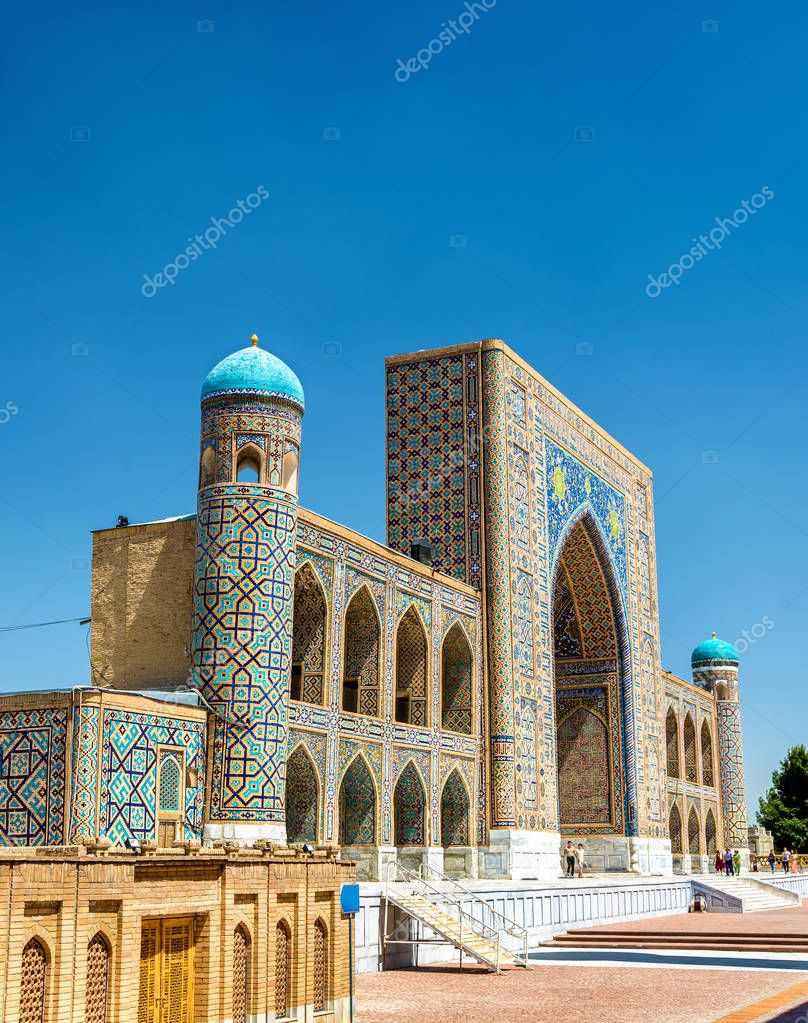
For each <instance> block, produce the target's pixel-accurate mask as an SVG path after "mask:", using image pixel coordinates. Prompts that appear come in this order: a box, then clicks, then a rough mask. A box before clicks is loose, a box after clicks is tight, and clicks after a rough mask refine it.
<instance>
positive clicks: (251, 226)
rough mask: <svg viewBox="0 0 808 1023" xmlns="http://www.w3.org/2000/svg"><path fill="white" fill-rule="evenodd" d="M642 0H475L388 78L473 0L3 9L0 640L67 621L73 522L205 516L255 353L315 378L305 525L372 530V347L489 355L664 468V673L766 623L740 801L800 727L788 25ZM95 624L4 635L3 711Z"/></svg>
mask: <svg viewBox="0 0 808 1023" xmlns="http://www.w3.org/2000/svg"><path fill="white" fill-rule="evenodd" d="M490 2H491V0H489V3H490ZM653 6H654V5H647V4H644V3H624V4H622V5H620V6H619V7H617V8H615V7H614V6H613V5H612V6H606V7H604V6H603V5H602V4H595V3H580V4H576V5H572V6H569V5H567V6H562V7H561V8H558V7H556V8H553V7H552V5H551V6H550V7H549V8H548V7H547V5H537V4H535V3H528V2H525V0H497V2H496V3H495V4H494V5H493V6H492V7H491V8H490V9H489V10H487V11H484V10H482V9H478V17H477V18H476V20H474V21H473V23H472V24H471V25H470V26H469V27H468V32H467V33H465V34H462V33H460V34H458V33H459V28H458V29H452V28H451V27H450V28H448V29H445V30H444V31H445V32H448V35H447V36H445V37H444V39H446V38H448V39H449V40H450V41H449V44H448V45H447V44H446V42H445V41H444V42H443V43H441V42H440V41H438V42H437V43H435V44H434V45H433V46H432V50H433V51H435V52H433V53H432V55H431V57H430V60H429V62H428V63H427V62H426V61H425V62H424V63H425V64H426V66H424V67H422V68H419V69H418V70H417V71H415V72H414V73H412V74H410V77H409V79H408V80H407V81H397V80H396V78H395V72H396V69H397V68H399V69H400V68H401V67H402V65H399V64H398V63H397V62H398V61H399V60H401V61H403V62H404V63H403V66H404V67H406V66H407V62H408V61H409V60H410V58H413V57H415V55H416V54H417V53H418V51H419V50H422V49H424V48H428V47H429V45H430V41H431V40H433V39H438V38H439V33H440V32H441V30H442V24H443V23H444V22H448V21H449V19H454V21H455V24H457V23H458V19H459V16H460V15H461V12H463V11H464V10H466V8H465V7H464V5H463V3H461V2H460V0H440V2H436V0H416V2H414V3H412V4H407V5H399V6H397V7H392V8H391V7H390V6H389V5H385V4H378V3H375V2H374V3H369V2H362V0H360V2H356V3H351V4H330V3H329V4H326V3H322V2H320V3H297V4H277V3H271V4H259V3H246V2H243V0H242V2H240V0H234V2H231V3H229V4H226V5H225V6H224V7H217V6H213V7H198V6H197V5H196V4H193V5H192V4H190V3H146V4H134V3H116V4H114V5H111V4H102V3H97V4H90V3H79V4H78V5H71V6H69V7H65V6H64V5H62V4H58V5H57V4H55V3H53V2H48V3H45V4H40V5H31V6H28V7H26V6H25V5H22V6H20V5H17V6H16V7H15V9H14V10H13V11H12V10H10V9H9V11H8V12H7V14H6V17H5V20H4V26H3V27H4V32H3V37H4V38H3V42H2V51H3V52H2V56H1V57H0V64H2V72H3V73H2V99H1V100H0V102H2V118H3V123H4V125H5V127H6V132H5V137H6V144H5V147H4V159H3V161H2V166H0V230H2V236H3V240H4V245H3V246H2V255H0V295H1V296H2V310H3V327H4V333H5V342H4V344H3V373H2V377H0V455H1V456H2V466H3V483H2V488H0V537H1V538H2V539H1V540H0V543H2V566H3V585H2V587H0V625H3V626H8V625H12V624H23V623H29V622H39V621H44V620H49V619H61V618H72V617H75V616H78V615H82V614H85V613H86V612H87V611H88V608H89V588H90V574H89V571H88V569H87V568H86V567H84V566H86V565H88V564H89V556H90V529H91V528H97V527H104V526H111V525H113V524H114V522H115V518H116V516H117V515H118V514H119V513H124V514H126V515H128V516H129V517H130V519H131V520H132V521H138V520H143V519H149V518H160V517H164V516H168V515H174V514H182V513H187V512H191V511H193V510H194V505H195V482H196V450H197V431H198V391H199V385H200V382H201V380H202V378H203V377H204V375H205V373H206V372H207V370H208V369H209V368H210V367H211V366H212V365H213V364H214V363H215V362H216V361H217V360H218V359H220V358H221V357H222V356H223V355H225V354H226V353H227V352H229V351H230V350H232V349H233V348H235V347H239V346H241V345H242V344H243V343H245V342H246V340H247V338H248V337H249V335H250V334H251V333H252V332H253V331H256V332H257V333H258V334H259V335H260V336H261V339H262V343H263V344H264V345H265V346H266V347H268V348H270V349H271V350H273V351H275V352H276V353H278V354H279V355H280V356H281V357H282V358H283V359H285V360H286V361H288V362H289V363H290V364H291V365H292V366H293V367H294V368H295V369H296V370H297V372H298V373H299V375H300V377H301V378H302V380H303V384H304V386H305V389H306V397H307V413H306V420H305V433H304V449H303V462H302V482H301V497H302V501H303V502H304V504H305V505H307V506H308V507H311V508H314V509H316V510H318V511H320V512H322V513H323V514H325V515H328V516H330V517H332V518H335V519H337V520H338V521H341V522H344V523H347V524H349V525H351V526H353V527H355V528H356V529H358V530H360V531H361V532H363V533H367V534H369V535H370V536H373V537H375V538H377V539H383V537H384V408H383V358H384V356H385V355H387V354H393V353H397V352H402V351H410V350H413V349H416V348H423V347H428V346H433V345H439V344H451V343H456V342H461V341H466V340H472V339H477V338H482V337H488V336H499V337H502V338H505V339H506V340H507V341H508V342H509V343H510V344H511V345H512V346H513V347H514V348H515V349H516V350H517V351H518V352H519V353H520V354H521V355H523V356H524V357H525V358H526V359H528V360H529V361H530V362H531V363H533V364H534V365H535V366H536V367H537V368H538V369H539V371H540V372H542V373H543V374H544V375H545V376H547V377H548V378H549V379H550V380H551V381H552V382H553V383H554V384H556V385H557V386H558V387H559V388H560V389H561V390H562V391H564V392H565V393H566V394H567V395H569V396H570V398H571V399H572V400H573V401H575V402H576V403H577V404H578V405H579V406H581V407H582V408H583V409H585V410H586V411H587V412H588V413H589V414H590V415H592V416H593V417H594V418H595V419H596V420H598V421H599V422H600V423H602V424H603V426H604V427H605V428H606V429H607V430H608V431H610V432H611V433H612V434H613V435H614V436H615V437H617V438H618V439H619V440H620V441H621V442H622V443H623V444H625V445H626V446H627V447H628V448H630V449H631V450H632V451H634V452H635V453H636V454H637V455H638V456H639V457H640V458H642V459H643V460H644V461H645V462H647V463H648V464H650V465H651V466H652V468H653V470H654V473H655V478H656V522H657V549H658V556H659V563H660V596H661V606H662V616H663V635H662V642H663V664H664V665H665V666H666V667H669V668H670V669H671V670H673V671H675V672H677V673H679V674H683V675H685V676H687V675H688V672H689V653H690V650H691V648H692V647H693V646H694V645H695V644H696V643H697V642H698V641H699V640H701V639H703V638H705V637H707V636H708V635H709V634H710V631H711V630H713V629H715V630H717V632H718V633H719V635H720V636H722V637H723V638H725V639H728V640H734V639H736V638H738V637H740V636H741V635H742V631H743V630H744V629H747V630H751V629H752V627H753V626H754V625H755V624H756V623H760V622H763V620H764V619H765V618H766V617H767V616H768V619H769V620H771V622H772V623H773V627H771V628H768V629H765V635H764V636H763V637H762V638H760V639H759V640H758V641H757V642H756V643H754V644H753V645H752V646H750V648H749V649H748V651H747V652H746V654H745V656H744V659H743V664H742V684H743V694H744V729H745V741H746V757H747V777H748V788H749V792H750V796H751V797H753V798H752V799H751V800H750V802H752V805H753V806H754V805H756V798H755V797H756V796H757V794H758V793H759V792H760V791H761V789H762V788H763V786H764V785H765V784H766V783H767V782H768V780H769V776H770V772H771V770H772V768H773V767H774V766H775V764H776V762H777V761H778V760H779V759H780V757H781V756H782V755H783V753H784V752H785V749H786V748H787V746H788V745H789V744H792V743H795V742H798V741H805V739H806V732H808V728H806V726H807V725H808V710H806V700H805V667H804V656H802V655H803V654H804V649H805V631H804V622H805V614H806V609H808V589H806V583H808V573H806V560H807V559H806V531H807V530H808V527H807V526H806V521H805V517H804V515H803V509H804V506H805V502H806V498H807V497H808V493H807V484H806V473H805V456H804V445H805V435H806V389H807V387H808V376H807V375H806V374H808V357H806V352H805V336H806V325H808V295H807V294H806V285H805V280H806V257H805V233H804V232H805V210H806V200H805V196H806V193H807V192H808V187H807V186H808V142H806V138H808V132H807V131H806V129H807V128H808V77H807V76H806V65H805V60H804V56H805V54H804V48H805V39H806V29H808V11H806V9H805V7H804V6H803V5H800V4H797V3H794V2H790V3H783V4H778V5H776V6H775V7H774V8H764V7H762V6H761V5H759V4H752V3H750V2H748V0H739V2H736V3H731V4H730V5H729V7H727V8H726V9H725V10H723V13H722V10H721V9H718V8H704V9H702V8H701V6H700V5H699V4H696V3H689V2H674V3H672V4H670V5H664V8H660V9H658V10H657V9H653ZM204 19H208V20H209V21H211V22H212V23H213V24H212V25H210V24H208V25H205V24H203V25H201V26H199V27H201V28H207V29H211V28H212V31H199V30H198V25H197V23H198V22H199V21H202V20H204ZM711 20H712V21H717V22H718V24H717V26H716V25H715V24H707V25H705V26H703V25H702V23H703V22H705V21H707V22H709V21H711ZM464 22H465V24H466V25H468V23H469V16H468V15H467V16H466V18H465V19H464ZM704 28H706V29H711V28H712V29H715V28H717V31H705V30H704ZM453 36H456V38H452V37H453ZM441 46H442V50H441V52H437V51H438V50H439V49H440V47H441ZM409 66H410V67H412V66H413V65H412V64H410V65H409ZM399 78H406V73H405V72H402V71H399ZM587 127H588V128H591V129H592V131H591V132H589V131H580V130H579V129H581V128H587ZM81 128H86V129H88V132H89V137H88V138H83V137H82V136H85V135H86V134H87V132H83V131H81V130H78V131H77V130H76V129H81ZM589 135H591V136H592V137H591V138H590V139H589V140H587V139H586V137H587V136H589ZM259 185H263V186H265V188H266V189H267V190H268V191H269V193H270V194H269V198H268V199H266V200H265V201H262V202H261V203H260V205H258V206H257V208H256V209H254V210H252V211H251V212H249V213H248V214H247V215H245V216H243V219H242V222H241V223H239V224H237V225H234V226H233V227H232V228H226V230H225V231H224V234H223V236H222V237H221V238H220V239H219V241H218V245H217V248H216V249H215V250H211V251H202V254H201V255H200V256H199V258H197V259H196V260H195V261H194V262H192V263H191V264H190V265H189V266H188V267H187V268H184V269H182V270H181V272H179V273H178V275H177V278H176V281H175V283H174V284H173V285H170V286H165V287H163V288H162V289H156V293H155V294H154V295H153V297H151V298H145V297H144V296H143V294H142V293H141V285H142V284H143V282H144V276H143V275H144V274H149V275H153V274H155V273H157V272H159V271H161V270H162V268H163V267H164V266H166V264H169V263H171V262H172V261H173V259H174V257H175V256H176V255H177V254H178V253H180V252H182V251H183V249H184V248H185V247H186V246H187V245H188V244H189V243H188V239H189V237H191V238H192V237H193V236H194V235H196V234H202V235H203V234H204V232H205V230H206V229H208V228H210V227H211V218H212V217H213V218H221V217H225V216H227V214H228V211H229V210H230V209H231V208H233V206H234V205H235V203H236V201H237V200H238V199H242V200H246V198H247V196H249V195H250V194H251V193H253V192H255V191H256V189H257V188H258V186H259ZM764 186H768V188H769V189H770V190H771V191H772V192H773V198H771V199H769V200H768V201H767V202H766V203H765V205H764V206H763V207H762V208H760V209H758V210H756V211H755V212H754V213H753V214H752V215H749V216H748V217H747V218H746V220H747V222H746V223H744V224H743V225H740V226H737V227H733V228H731V229H730V230H729V232H728V236H727V237H726V238H725V239H724V241H723V245H722V248H721V250H720V251H708V252H707V254H706V255H704V256H703V258H701V259H700V260H699V261H698V262H696V263H695V265H693V266H692V268H690V269H687V270H686V272H684V273H683V275H682V279H681V282H680V283H679V284H678V285H676V286H671V287H668V288H667V289H664V290H662V291H661V293H660V294H659V295H658V297H656V298H654V299H651V298H649V297H648V296H647V295H646V291H645V289H646V285H647V284H648V274H654V275H658V274H660V273H662V272H665V271H666V269H667V268H668V267H669V266H670V265H671V264H673V263H675V262H677V261H678V260H679V257H680V256H681V255H682V254H683V253H686V252H687V251H688V249H690V247H691V246H692V244H693V242H692V239H693V238H694V236H697V235H699V234H700V233H704V234H708V232H709V231H710V229H711V228H715V227H716V219H715V218H717V217H718V218H719V219H720V218H726V217H729V216H731V215H732V214H733V212H734V210H736V209H737V208H739V207H740V204H741V202H742V200H750V199H751V197H752V196H755V195H757V194H758V193H760V192H761V189H763V187H764ZM741 219H743V218H741ZM457 236H461V243H460V244H458V242H457V241H455V242H454V244H453V243H452V239H453V238H456V237H457ZM463 239H465V242H464V243H463V242H462V240H463ZM329 345H339V346H341V347H340V354H339V355H329V354H327V353H328V352H330V351H332V350H333V349H332V348H329V347H325V348H324V346H329ZM580 345H590V346H591V354H589V355H581V354H577V353H578V351H579V348H578V346H580ZM74 346H79V347H77V348H75V347H74ZM81 346H86V348H84V347H81ZM582 350H583V351H588V350H589V349H586V348H584V349H582ZM84 351H86V354H80V353H82V352H84ZM74 352H77V353H79V354H73V353H74ZM7 402H11V403H12V406H11V407H12V408H13V409H16V410H17V411H16V412H14V413H13V414H12V411H11V410H10V409H9V408H8V407H7V404H6V403H7ZM704 452H717V459H718V460H717V461H715V460H714V458H715V457H716V456H710V455H708V456H705V455H704ZM705 457H706V459H707V460H705ZM711 458H712V459H713V460H711ZM758 631H760V630H758ZM85 633H86V629H85V628H83V627H79V625H77V624H69V625H62V626H55V627H52V628H47V629H38V630H29V631H20V632H12V633H3V634H0V653H1V656H0V686H2V688H3V689H5V690H19V689H29V688H30V689H36V688H45V687H48V686H54V685H59V686H64V685H69V684H73V683H85V682H86V681H87V679H88V659H87V651H86V648H85Z"/></svg>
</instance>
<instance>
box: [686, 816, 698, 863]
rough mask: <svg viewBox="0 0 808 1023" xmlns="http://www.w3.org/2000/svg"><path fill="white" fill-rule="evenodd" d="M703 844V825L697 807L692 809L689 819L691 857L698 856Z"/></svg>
mask: <svg viewBox="0 0 808 1023" xmlns="http://www.w3.org/2000/svg"><path fill="white" fill-rule="evenodd" d="M700 844H701V825H700V824H699V815H698V814H697V813H696V808H695V806H691V807H690V814H689V815H688V818H687V851H688V852H689V853H690V855H691V856H698V854H699V851H700Z"/></svg>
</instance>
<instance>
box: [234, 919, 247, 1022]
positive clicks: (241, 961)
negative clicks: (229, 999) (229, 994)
mask: <svg viewBox="0 0 808 1023" xmlns="http://www.w3.org/2000/svg"><path fill="white" fill-rule="evenodd" d="M250 945H251V942H250V936H249V934H248V933H247V930H246V928H245V927H244V926H243V925H242V924H239V926H238V927H237V928H236V929H235V931H234V933H233V1023H247V1021H248V1020H249V1019H250V1018H251V1010H250Z"/></svg>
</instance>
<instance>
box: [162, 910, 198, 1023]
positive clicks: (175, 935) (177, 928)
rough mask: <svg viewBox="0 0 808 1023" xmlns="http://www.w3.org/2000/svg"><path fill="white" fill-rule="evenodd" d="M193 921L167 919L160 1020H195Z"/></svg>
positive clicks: (176, 1022) (175, 1022) (188, 1022)
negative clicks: (193, 1005)
mask: <svg viewBox="0 0 808 1023" xmlns="http://www.w3.org/2000/svg"><path fill="white" fill-rule="evenodd" d="M193 926H194V925H193V920H164V921H163V955H162V984H161V992H160V1023H191V1021H192V1010H191V979H192V970H191V958H192V955H193V942H194V931H193Z"/></svg>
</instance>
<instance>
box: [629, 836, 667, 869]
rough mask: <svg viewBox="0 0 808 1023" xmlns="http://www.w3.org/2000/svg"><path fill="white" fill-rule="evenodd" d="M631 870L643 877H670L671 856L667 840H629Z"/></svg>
mask: <svg viewBox="0 0 808 1023" xmlns="http://www.w3.org/2000/svg"><path fill="white" fill-rule="evenodd" d="M629 857H630V860H631V864H632V866H631V869H632V871H633V872H634V873H635V874H641V875H642V876H643V877H647V876H649V875H651V876H654V877H670V876H671V874H672V873H673V856H672V855H671V841H670V839H669V838H645V837H643V836H640V837H638V838H630V839H629Z"/></svg>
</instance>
